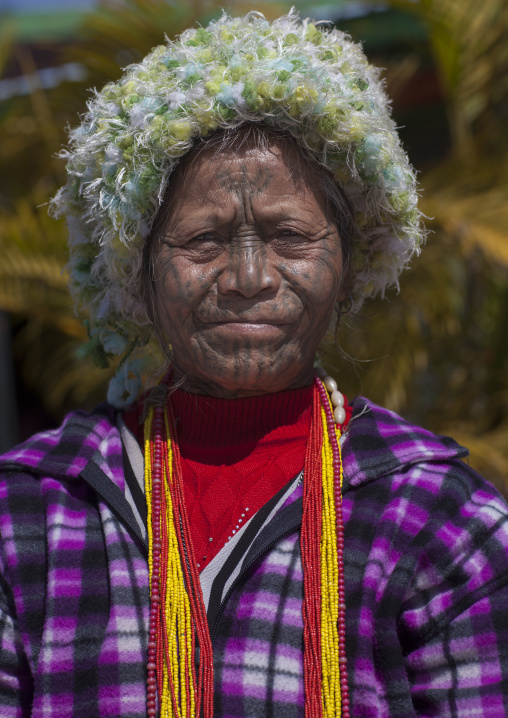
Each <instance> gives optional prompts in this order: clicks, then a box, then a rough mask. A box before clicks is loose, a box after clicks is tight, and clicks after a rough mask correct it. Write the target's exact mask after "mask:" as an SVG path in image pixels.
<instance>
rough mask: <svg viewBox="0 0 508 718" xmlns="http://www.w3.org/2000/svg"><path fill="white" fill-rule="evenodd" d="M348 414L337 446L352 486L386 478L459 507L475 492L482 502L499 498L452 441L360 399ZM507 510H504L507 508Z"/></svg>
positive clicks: (465, 451) (461, 447) (458, 446)
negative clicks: (341, 442)
mask: <svg viewBox="0 0 508 718" xmlns="http://www.w3.org/2000/svg"><path fill="white" fill-rule="evenodd" d="M352 408H353V414H352V418H351V420H350V423H349V426H348V432H347V440H346V441H345V442H344V448H343V465H344V474H345V476H346V477H347V481H348V482H349V484H350V485H351V486H352V487H355V486H364V485H367V484H372V483H373V482H376V481H380V480H383V479H387V480H388V482H389V483H390V484H392V485H394V484H395V485H396V486H398V485H400V486H404V485H405V484H408V485H411V486H412V487H414V488H419V489H421V490H422V491H424V492H427V493H428V494H429V501H432V500H433V497H434V498H435V497H437V496H439V495H441V496H442V495H443V493H446V494H447V496H448V497H449V498H450V499H451V498H452V497H453V496H455V498H456V501H457V503H459V504H460V503H463V502H464V501H466V500H468V499H469V497H471V495H473V494H478V492H479V493H480V494H481V495H483V497H484V501H490V500H495V501H498V502H499V503H500V504H501V505H503V506H504V507H506V502H505V499H504V498H503V497H502V496H501V495H500V494H499V492H498V491H497V489H496V488H495V487H494V486H492V485H491V484H490V482H488V481H487V480H486V479H485V478H484V477H482V476H480V475H479V474H478V473H477V472H476V471H475V470H474V469H473V468H472V467H470V466H469V465H468V463H467V458H468V456H469V451H468V449H467V448H465V447H464V446H461V445H460V444H458V443H457V442H456V441H455V440H454V439H453V438H451V437H449V436H443V435H440V434H435V433H433V432H432V431H429V430H428V429H425V428H423V427H421V426H418V425H416V424H413V423H412V422H410V421H408V420H406V419H404V418H402V417H401V416H399V415H398V414H396V413H395V412H393V411H390V410H389V409H385V408H383V407H380V406H378V405H376V404H374V403H373V402H371V401H370V400H368V399H365V398H364V397H358V398H357V399H355V400H354V401H353V402H352ZM507 510H508V508H507Z"/></svg>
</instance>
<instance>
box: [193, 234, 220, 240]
mask: <svg viewBox="0 0 508 718" xmlns="http://www.w3.org/2000/svg"><path fill="white" fill-rule="evenodd" d="M215 239H217V238H216V236H215V234H213V232H204V233H203V234H198V235H197V237H193V238H192V239H191V242H213V241H214V240H215Z"/></svg>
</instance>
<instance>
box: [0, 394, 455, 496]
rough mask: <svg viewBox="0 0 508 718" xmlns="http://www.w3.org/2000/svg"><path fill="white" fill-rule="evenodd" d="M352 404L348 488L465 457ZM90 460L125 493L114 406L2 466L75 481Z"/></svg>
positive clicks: (37, 440)
mask: <svg viewBox="0 0 508 718" xmlns="http://www.w3.org/2000/svg"><path fill="white" fill-rule="evenodd" d="M352 407H353V416H352V418H351V421H350V423H349V427H348V431H347V438H346V440H345V441H344V445H343V449H342V461H343V467H344V476H345V485H346V486H347V485H350V486H352V487H353V486H359V485H361V484H364V483H367V482H370V481H373V480H375V479H378V478H380V477H382V476H386V475H388V474H393V473H396V472H397V471H398V470H400V469H402V468H406V467H408V466H411V465H412V464H415V463H418V462H422V461H432V462H437V461H450V460H453V459H462V458H464V457H466V456H467V455H468V451H467V449H465V448H464V447H462V446H460V445H459V444H457V443H456V442H455V441H454V440H453V439H450V438H449V437H446V436H438V435H436V434H433V433H432V432H430V431H427V430H426V429H422V428H421V427H418V426H415V425H413V424H411V423H410V422H408V421H406V420H405V419H402V418H401V417H400V416H398V415H397V414H395V413H394V412H391V411H388V409H383V408H381V407H379V406H377V405H376V404H373V403H372V402H370V401H369V400H368V399H365V398H363V397H359V398H357V399H355V400H354V401H353V402H352ZM89 462H93V463H94V464H96V465H97V466H98V467H99V468H100V469H102V471H103V472H104V473H105V474H106V476H108V478H110V479H111V481H113V483H115V484H116V485H117V486H118V487H119V488H120V489H122V491H123V489H124V478H123V464H122V443H121V439H120V433H119V431H118V429H117V427H116V422H115V410H114V409H113V407H111V406H109V405H108V404H101V405H100V406H99V407H98V408H97V409H96V410H95V411H94V412H93V413H92V414H87V413H85V412H80V411H78V412H73V413H71V414H69V415H68V416H67V417H66V418H65V420H64V422H63V424H62V426H61V427H60V428H58V429H55V430H53V431H47V432H43V433H41V434H36V435H35V436H34V437H32V438H31V439H29V440H28V441H26V442H24V443H23V444H21V445H20V446H18V447H15V448H14V449H12V450H11V451H9V452H8V453H7V454H4V456H3V457H1V458H0V468H1V469H3V470H17V471H19V470H26V469H28V470H29V471H30V473H32V474H37V475H44V476H51V477H54V478H66V479H75V478H77V477H78V476H79V475H80V473H81V472H82V471H83V469H84V468H85V466H86V465H87V464H88V463H89Z"/></svg>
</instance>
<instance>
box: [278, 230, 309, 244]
mask: <svg viewBox="0 0 508 718" xmlns="http://www.w3.org/2000/svg"><path fill="white" fill-rule="evenodd" d="M277 239H285V240H288V239H289V240H293V241H303V240H304V239H305V237H304V236H303V235H302V234H300V232H297V231H296V229H283V230H282V231H281V232H279V234H278V235H277Z"/></svg>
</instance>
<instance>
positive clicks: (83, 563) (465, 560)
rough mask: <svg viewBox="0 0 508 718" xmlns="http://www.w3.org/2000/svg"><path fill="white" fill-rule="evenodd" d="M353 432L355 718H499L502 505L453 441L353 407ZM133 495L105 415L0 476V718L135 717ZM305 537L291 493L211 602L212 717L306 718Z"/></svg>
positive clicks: (141, 586)
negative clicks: (231, 579)
mask: <svg viewBox="0 0 508 718" xmlns="http://www.w3.org/2000/svg"><path fill="white" fill-rule="evenodd" d="M354 416H355V418H353V420H352V422H351V424H350V429H349V434H348V437H347V439H346V441H345V444H344V447H343V463H344V473H345V485H344V499H343V500H344V517H345V522H346V536H345V545H346V552H345V553H346V567H345V580H346V605H347V615H346V621H347V657H348V670H349V677H350V696H351V703H352V715H353V716H355V718H356V717H360V716H363V717H365V718H367V717H369V718H370V717H372V718H374V717H376V718H381V717H383V718H397V717H399V716H400V717H401V718H402V717H403V718H410V717H411V716H441V717H443V716H457V717H459V716H460V718H473V717H478V718H479V717H480V716H482V717H484V716H486V717H490V718H499V717H500V716H505V715H508V554H507V549H508V509H507V507H506V505H505V503H504V501H503V500H502V498H501V497H500V496H499V495H498V493H497V492H496V491H495V489H493V488H492V487H491V486H490V485H489V484H488V483H486V482H485V481H484V480H483V479H482V478H480V477H479V476H478V475H476V474H475V473H474V472H473V471H472V470H470V469H469V468H468V466H467V465H465V464H464V463H463V462H462V461H461V457H464V456H465V455H466V453H467V452H466V451H465V450H464V449H462V448H460V447H459V446H458V445H457V444H455V442H453V441H452V440H451V439H447V438H443V437H438V436H435V435H433V434H431V433H429V432H427V431H425V430H423V429H420V428H417V427H414V426H411V425H410V424H408V423H406V422H405V421H403V420H401V419H400V418H399V417H397V416H396V415H395V414H393V413H391V412H389V411H386V410H384V409H380V408H379V407H376V406H374V405H372V404H370V403H369V402H366V401H365V400H364V399H359V400H356V401H355V403H354ZM124 480H125V479H124V471H123V464H122V444H121V441H120V436H119V432H118V430H117V428H116V424H115V416H114V413H113V410H112V409H111V408H110V407H108V406H102V407H100V408H99V409H98V410H97V411H95V412H94V413H93V414H90V415H88V414H85V413H80V412H77V413H73V414H70V415H69V416H68V417H67V419H66V420H65V422H64V424H63V426H62V427H61V428H60V429H58V430H55V431H49V432H45V433H43V434H39V435H37V436H35V437H34V438H32V439H31V440H29V441H27V442H26V443H25V444H23V445H21V446H19V447H17V448H15V449H14V450H12V451H11V452H9V453H8V454H6V455H5V456H4V457H3V459H2V460H1V464H0V716H2V718H11V717H12V718H13V717H14V716H17V717H21V716H23V717H27V718H28V716H34V718H46V717H47V718H49V717H50V716H51V717H55V718H56V717H58V718H62V717H65V716H80V717H81V716H82V717H83V718H85V717H86V718H92V717H95V716H115V717H118V718H140V717H141V716H145V715H146V708H145V679H146V652H147V621H148V606H149V593H148V573H147V552H146V546H145V545H144V543H143V540H142V538H141V533H140V531H139V528H138V527H137V526H136V522H135V520H134V518H133V514H132V510H131V509H130V506H129V505H128V504H127V502H126V501H125V498H124ZM122 502H123V503H122ZM129 511H130V514H129ZM300 520H301V492H300V495H299V494H298V491H295V492H294V494H293V495H292V496H291V497H290V498H289V499H287V500H286V502H285V504H284V505H283V506H282V508H280V509H279V512H278V513H277V515H276V516H275V518H274V519H272V520H271V521H270V522H269V523H268V525H267V526H265V528H264V529H263V532H262V534H261V535H259V536H258V537H257V538H256V540H255V542H254V543H255V544H256V545H251V546H249V547H248V548H247V549H246V550H245V552H244V555H243V556H242V557H241V558H240V559H238V557H236V558H235V559H234V560H235V561H238V560H241V561H242V562H243V568H242V573H241V576H240V579H239V580H238V581H236V583H234V584H233V585H232V587H231V588H230V589H229V590H228V591H227V593H226V594H225V596H224V595H222V594H221V595H220V598H221V601H220V606H219V607H217V602H215V609H214V612H215V613H214V617H213V621H212V623H213V625H212V629H211V630H212V637H213V644H214V660H215V696H216V697H215V713H214V715H215V718H221V717H223V718H226V717H227V718H257V717H259V718H261V717H263V718H265V717H269V716H273V717H274V718H275V717H277V718H293V717H296V716H302V717H303V700H304V699H303V678H302V670H303V668H302V616H301V606H302V568H301V559H300V551H299V523H300ZM228 560H231V559H228ZM225 570H226V569H225ZM217 580H218V579H217ZM212 593H213V591H212ZM216 593H217V591H216ZM219 594H220V591H219Z"/></svg>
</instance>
